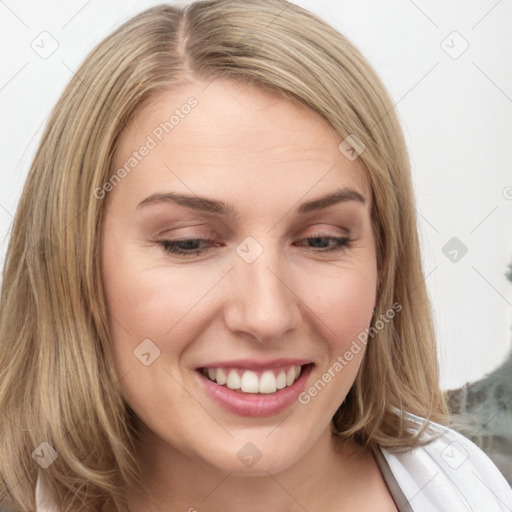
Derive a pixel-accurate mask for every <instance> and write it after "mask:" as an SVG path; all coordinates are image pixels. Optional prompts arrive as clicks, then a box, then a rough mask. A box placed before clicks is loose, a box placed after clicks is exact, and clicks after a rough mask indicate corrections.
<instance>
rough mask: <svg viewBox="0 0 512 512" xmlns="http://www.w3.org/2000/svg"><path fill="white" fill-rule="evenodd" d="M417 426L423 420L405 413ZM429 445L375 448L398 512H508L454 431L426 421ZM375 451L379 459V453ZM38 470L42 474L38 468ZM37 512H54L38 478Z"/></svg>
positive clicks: (492, 469)
mask: <svg viewBox="0 0 512 512" xmlns="http://www.w3.org/2000/svg"><path fill="white" fill-rule="evenodd" d="M406 415H407V416H409V417H410V418H411V419H413V420H415V421H416V422H417V424H418V425H419V424H420V423H423V422H425V420H424V419H423V418H419V417H417V416H414V415H411V414H409V413H406ZM428 424H429V428H428V432H426V433H424V434H423V436H425V435H427V436H429V437H434V440H433V441H432V442H430V443H429V444H428V445H425V446H420V447H417V448H413V449H410V450H408V451H405V452H403V453H390V452H388V451H387V450H385V449H383V448H380V452H378V454H377V462H378V463H379V467H380V469H381V471H382V473H383V475H384V478H385V480H386V483H387V485H388V487H389V490H390V492H391V494H392V496H393V499H394V500H395V503H396V504H397V507H398V508H399V510H400V511H401V512H411V511H412V512H442V511H446V512H468V511H478V512H510V511H512V489H511V488H510V486H509V485H508V483H507V481H506V480H505V478H504V477H503V475H502V474H501V473H500V471H499V470H498V468H497V467H496V466H495V465H494V463H493V462H492V461H491V459H490V458H489V457H488V456H487V455H486V454H485V453H484V452H483V451H482V450H480V448H478V446H476V445H475V444H474V443H472V442H471V441H469V440H468V439H466V438H465V437H463V436H462V435H461V434H459V433H458V432H455V431H454V430H451V429H449V428H446V427H443V426H441V425H438V424H437V423H433V422H428ZM379 453H380V455H379ZM39 471H41V470H39ZM36 512H58V510H57V508H56V507H55V506H54V505H53V504H52V502H51V499H50V496H49V495H48V494H47V492H45V489H44V488H43V485H42V480H41V479H40V476H39V474H38V478H37V486H36Z"/></svg>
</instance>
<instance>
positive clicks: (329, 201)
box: [136, 187, 366, 217]
mask: <svg viewBox="0 0 512 512" xmlns="http://www.w3.org/2000/svg"><path fill="white" fill-rule="evenodd" d="M348 201H355V202H358V203H361V204H363V205H364V204H366V200H365V198H364V197H363V196H362V195H361V194H360V193H359V192H358V191H357V190H355V189H353V188H349V187H345V188H341V189H338V190H335V191H334V192H330V193H329V194H326V195H324V196H321V197H318V198H316V199H313V200H311V201H306V202H304V203H301V204H300V205H299V206H298V207H297V208H296V210H295V212H296V213H298V214H305V213H309V212H312V211H317V210H322V209H324V208H328V207H329V206H332V205H335V204H338V203H346V202H348ZM166 202H172V203H175V204H177V205H179V206H184V207H186V208H192V209H194V210H200V211H204V212H208V213H215V214H217V215H222V216H226V217H237V216H239V215H240V212H239V211H238V210H237V209H236V208H235V207H234V206H233V205H230V204H227V203H225V202H224V201H220V200H216V199H209V198H207V197H199V196H190V195H186V194H177V193H174V192H166V193H155V194H152V195H150V196H149V197H146V199H144V200H143V201H141V202H140V203H139V204H138V205H137V208H136V209H139V208H144V207H147V206H150V205H153V204H161V203H166Z"/></svg>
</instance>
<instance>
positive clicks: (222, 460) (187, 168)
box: [95, 80, 377, 473]
mask: <svg viewBox="0 0 512 512" xmlns="http://www.w3.org/2000/svg"><path fill="white" fill-rule="evenodd" d="M191 98H192V99H191ZM342 140H343V139H342V138H341V137H340V136H338V135H337V134H336V133H335V132H334V131H333V130H332V129H331V128H330V126H329V125H328V124H327V123H326V122H325V121H324V120H323V119H322V118H321V117H320V116H319V115H318V114H316V113H314V112H313V111H312V110H310V109H308V108H306V107H304V106H302V105H299V104H296V103H292V102H290V101H287V100H285V99H283V98H281V97H278V96H274V95H271V94H270V93H268V92H264V91H263V90H261V89H258V88H254V87H253V86H245V85H244V86H243V85H237V84H235V83H233V82H229V81H226V80H215V81H214V82H213V83H210V84H209V85H207V84H206V83H194V84H192V85H190V86H187V87H186V89H180V90H179V91H174V92H169V93H165V94H164V93H162V94H161V95H160V96H159V97H158V98H155V100H154V101H153V102H152V103H151V105H149V106H147V107H145V108H143V109H142V110H141V111H140V112H139V113H138V114H137V115H136V116H135V118H134V119H133V120H132V121H131V122H130V124H129V125H128V126H127V128H126V129H125V131H124V132H123V134H122V137H121V140H120V144H119V146H118V149H117V152H116V155H115V162H114V167H113V170H112V176H113V177H112V178H111V179H110V181H109V183H106V184H105V185H104V186H103V187H102V189H101V191H100V190H98V189H97V190H96V191H95V195H96V196H97V197H99V199H98V200H103V201H106V202H107V204H106V211H105V217H104V224H103V231H102V273H103V279H104V285H105V291H106V297H107V303H108V313H109V322H110V328H111V344H112V350H113V354H114V358H115V364H116V371H117V374H118V376H119V379H120V385H121V387H122V392H123V395H124V397H125V399H126V401H127V403H128V404H129V405H130V406H131V408H132V409H133V410H134V411H135V413H136V414H137V417H138V419H139V420H140V421H141V422H142V423H141V425H142V426H143V427H144V429H145V431H146V432H147V438H146V443H147V446H153V447H155V446H160V447H165V449H169V450H171V451H172V450H174V451H175V452H176V453H177V452H179V453H181V454H182V455H185V456H187V457H192V458H193V459H195V460H196V461H197V460H199V461H203V462H206V463H208V464H210V465H212V466H214V467H217V468H220V469H222V470H223V471H230V472H245V473H262V472H266V471H272V472H275V471H280V470H283V469H285V468H286V467H288V466H289V465H291V464H293V463H294V462H295V461H298V460H299V459H300V458H301V457H302V456H304V455H305V454H306V453H307V452H308V450H310V449H311V448H312V447H313V445H314V444H315V442H317V441H318V440H319V439H320V438H321V436H322V435H326V432H330V424H331V418H332V416H333V415H334V413H335V411H336V410H337V408H338V407H339V406H340V404H341V403H342V401H343V400H344V398H345V396H346V394H347V392H348V391H349V389H350V387H351V385H352V383H353V381H354V379H355V377H356V374H357V371H358V368H359V366H360V363H361V360H362V357H363V354H364V346H362V347H361V344H360V350H359V351H356V350H353V349H351V348H350V347H351V346H352V347H354V345H353V344H352V342H353V341H354V340H356V339H357V336H358V334H360V333H361V332H362V331H364V329H365V328H366V327H367V326H368V325H369V323H370V320H371V316H372V309H373V307H374V305H375V293H376V284H377V266H376V255H375V244H374V237H373V233H372V228H371V221H370V211H371V193H370V189H369V186H368V182H367V178H366V176H365V173H364V170H363V166H362V162H361V161H360V159H359V158H358V159H356V160H352V159H348V158H347V157H346V156H345V154H344V153H342V152H341V151H340V150H339V149H338V146H339V144H340V143H341V142H342ZM144 148H145V149H144ZM121 169H124V172H123V171H122V170H121ZM349 189H350V190H349ZM351 191H353V192H351ZM333 194H334V196H333V197H334V199H333V198H331V199H330V200H329V199H325V198H326V197H328V196H331V195H333ZM336 194H337V195H336ZM322 198H324V199H322ZM347 239H348V240H349V241H348V242H347ZM172 250H175V251H176V252H172ZM197 250H199V251H201V252H196V251H197ZM347 351H349V352H351V354H352V357H351V358H350V359H347V358H346V357H344V355H345V354H346V353H347ZM339 358H342V359H343V361H344V363H343V364H341V363H340V359H339ZM336 363H338V365H336ZM340 366H341V369H340ZM297 369H300V372H301V373H300V375H298V373H296V370H297ZM208 373H209V376H208ZM297 375H298V376H297ZM326 375H327V376H326ZM210 379H216V381H218V382H214V381H213V380H210ZM315 383H316V386H315ZM240 386H241V389H236V388H237V387H238V388H240ZM232 388H233V389H232ZM315 391H316V392H315ZM146 427H147V428H146Z"/></svg>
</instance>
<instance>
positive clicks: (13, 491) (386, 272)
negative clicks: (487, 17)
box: [0, 0, 446, 511]
mask: <svg viewBox="0 0 512 512" xmlns="http://www.w3.org/2000/svg"><path fill="white" fill-rule="evenodd" d="M190 77H194V78H196V79H201V80H212V79H214V78H216V77H228V78H230V79H233V80H240V81H245V82H248V83H251V84H255V85H257V86H259V87H262V88H265V89H266V90H268V91H273V92H276V93H279V94H284V95H285V97H287V98H289V99H293V100H297V101H300V102H302V103H304V104H305V105H307V106H309V107H310V108H311V109H313V110H314V111H315V112H317V113H318V114H319V115H321V116H323V118H325V119H326V120H327V121H328V123H329V124H330V125H331V126H332V127H333V128H334V129H335V130H336V131H337V132H338V133H339V134H340V135H341V136H342V137H343V138H345V137H347V136H348V135H351V136H352V137H355V138H357V139H359V141H362V142H363V144H364V146H365V149H364V151H363V152H362V153H361V155H360V156H359V158H361V160H362V162H363V163H364V166H365V168H366V172H367V173H368V177H369V179H370V183H371V188H372V192H373V211H372V222H373V228H374V233H375V237H376V242H377V260H378V275H379V288H378V296H377V305H376V309H375V318H380V315H383V314H386V311H388V310H389V308H390V307H391V305H392V304H395V303H398V304H399V305H400V306H401V311H400V312H399V313H398V314H396V316H395V318H394V319H393V322H386V323H384V325H383V327H382V328H380V329H379V330H378V333H377V334H375V336H374V337H373V338H372V339H371V340H370V341H369V343H368V347H367V352H366V354H365V357H364V360H363V362H362V365H361V368H360V371H359V374H358V376H357V378H356V381H355V383H354V385H353V387H352V389H351V390H350V392H349V394H348V395H347V398H346V400H345V401H344V403H343V405H342V406H340V408H339V409H338V411H337V413H336V414H335V416H334V418H333V426H334V430H335V432H336V434H337V435H339V436H340V437H341V438H346V437H353V438H355V439H356V440H357V441H358V442H360V443H362V444H365V445H367V446H373V447H375V446H377V445H380V446H382V447H385V448H388V449H390V450H394V449H399V448H407V447H411V446H415V445H417V444H418V442H419V440H418V436H417V435H415V434H414V433H412V431H410V430H409V429H408V420H407V419H406V418H405V417H404V416H402V415H397V414H396V410H399V411H407V412H410V413H413V414H416V415H418V416H421V417H423V418H427V419H430V420H433V421H437V422H444V421H445V416H446V405H445V402H444V398H443V394H442V392H441V390H440V387H439V382H438V365H437V358H436V348H435V339H434V332H433V326H432V318H431V309H430V305H429V299H428V295H427V292H426V288H425V283H424V276H423V272H422V265H421V258H420V249H419V242H418V234H417V225H416V216H415V209H414V203H415V200H414V196H413V190H412V186H411V177H410V164H409V158H408V154H407V150H406V146H405V142H404V138H403V135H402V131H401V128H400V125H399V122H398V119H397V117H396V114H395V111H394V109H393V103H392V101H391V99H390V97H389V95H388V93H387V92H386V90H385V88H384V86H383V85H382V83H381V81H380V79H379V77H378V76H377V75H376V73H375V72H374V71H373V70H372V68H371V67H370V65H369V64H368V62H367V61H366V60H365V58H364V57H363V56H362V55H361V53H360V52H359V51H358V50H357V49H356V48H355V47H354V46H353V45H352V44H351V43H350V42H349V41H348V40H347V39H346V38H345V37H344V36H343V35H341V34H340V33H338V32H337V31H336V30H335V29H333V28H332V27H331V26H329V25H328V24H327V23H325V22H323V21H322V20H320V19H319V18H317V17H316V16H314V15H313V14H311V13H309V12H307V11H306V10H304V9H302V8H300V7H298V6H296V5H294V4H291V3H288V2H286V1H285V0H256V1H251V2H247V1H243V0H218V1H216V0H213V1H204V2H196V3H193V4H189V5H187V6H185V7H183V8H176V7H172V6H168V5H161V6H157V7H153V8H150V9H148V10H146V11H144V12H142V13H140V14H139V15H137V16H135V17H134V18H132V19H130V20H129V21H128V22H126V23H124V24H123V25H122V26H121V27H119V28H118V29H117V30H116V31H115V32H114V33H113V34H111V35H110V36H108V37H107V38H106V39H105V40H104V41H102V42H101V43H100V44H99V45H98V46H97V47H96V48H95V49H94V50H93V51H92V52H91V53H90V55H89V56H88V57H87V59H86V60H85V61H84V63H83V64H82V66H81V67H80V68H79V69H78V71H77V72H76V74H75V76H74V78H73V79H72V80H71V82H70V83H69V85H68V86H67V88H66V89H65V91H64V93H63V94H62V96H61V98H60V99H59V101H58V103H57V105H56V106H55V108H54V109H53V111H52V113H51V116H50V118H49V121H48V124H47V126H46V129H45V131H44V134H43V135H42V139H41V142H40V145H39V148H38V151H37V153H36V156H35V158H34V161H33V163H32V166H31V168H30V171H29V174H28V178H27V180H26V183H25V186H24V189H23V193H22V196H21V199H20V201H19V206H18V210H17V213H16V217H15V221H14V224H13V226H12V232H11V237H10V242H9V246H8V251H7V256H6V262H5V267H4V272H3V283H2V294H1V305H0V412H1V423H0V425H1V431H0V504H2V505H3V506H5V507H7V509H8V510H9V507H12V508H14V509H16V510H17V509H20V510H31V509H33V507H34V487H35V483H36V478H37V470H38V469H39V466H38V464H36V462H35V460H34V459H35V458H34V457H33V456H32V454H33V452H34V450H37V449H41V447H43V448H45V447H47V445H41V443H48V445H50V446H51V447H52V448H53V449H54V450H55V451H56V453H57V454H58V457H57V458H56V460H55V461H54V462H53V463H52V464H51V465H50V466H49V467H48V468H47V469H45V470H44V476H45V480H46V482H47V485H48V486H49V489H50V490H51V492H52V493H53V495H54V497H55V501H56V503H57V505H58V506H59V507H61V509H62V510H64V511H70V510H72V509H73V510H77V509H78V506H79V505H86V508H89V507H90V508H91V510H105V511H107V510H109V511H110V510H115V511H121V510H126V508H127V507H126V503H125V501H124V488H125V487H124V486H126V485H127V482H129V481H131V479H136V478H137V472H138V466H137V461H136V460H135V458H134V453H135V450H134V446H135V441H136V438H137V432H136V430H135V429H134V427H133V425H134V421H133V420H134V414H133V411H131V410H130V408H129V407H128V405H127V404H126V403H125V402H124V400H123V397H122V395H121V391H120V386H119V379H120V378H122V376H117V375H116V374H115V371H114V364H113V358H112V355H111V352H110V348H109V332H108V328H107V326H108V320H107V312H106V306H105V300H104V292H103V287H102V278H101V274H100V266H99V249H100V244H101V240H100V225H101V221H102V217H103V208H104V201H102V200H100V199H97V198H96V196H95V194H94V193H93V191H95V190H97V189H98V187H101V186H102V184H104V183H105V182H106V181H107V180H108V179H109V177H110V176H111V175H112V161H113V154H114V151H115V149H116V145H117V143H118V140H119V137H120V135H121V133H122V131H123V129H124V127H125V126H126V125H127V123H128V121H129V120H130V119H131V118H132V117H133V115H134V114H135V112H136V111H138V109H140V108H142V106H143V105H145V104H146V102H147V101H148V100H150V99H151V98H153V97H154V96H155V95H156V94H158V93H159V92H162V91H164V90H169V89H172V88H173V87H175V86H178V85H183V84H186V83H187V79H189V78H190ZM381 323H382V322H381ZM38 447H39V448H38ZM80 510H81V508H80Z"/></svg>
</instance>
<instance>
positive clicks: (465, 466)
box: [0, 0, 512, 512]
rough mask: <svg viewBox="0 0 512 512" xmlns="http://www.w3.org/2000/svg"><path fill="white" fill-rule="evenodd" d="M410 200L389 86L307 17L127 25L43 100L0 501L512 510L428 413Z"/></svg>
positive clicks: (440, 411) (26, 212)
mask: <svg viewBox="0 0 512 512" xmlns="http://www.w3.org/2000/svg"><path fill="white" fill-rule="evenodd" d="M413 205H414V197H413V192H412V189H411V179H410V169H409V163H408V158H407V152H406V148H405V144H404V140H403V137H402V133H401V130H400V127H399V124H398V121H397V118H396V116H395V113H394V111H393V109H392V103H391V101H390V98H389V96H388V95H387V93H386V91H385V89H384V87H383V86H382V84H381V82H380V80H379V78H378V77H377V76H376V75H375V73H374V72H373V71H372V69H371V68H370V66H369V65H368V63H367V62H366V60H365V59H364V57H363V56H362V55H361V54H360V53H359V52H358V51H357V50H356V49H355V48H354V47H353V46H352V45H351V44H350V43H349V42H348V41H347V40H346V39H345V38H344V37H343V36H342V35H340V34H339V33H338V32H336V31H335V30H334V29H332V28H331V27H329V26H328V25H327V24H326V23H324V22H322V21H321V20H319V19H318V18H316V17H315V16H313V15H312V14H310V13H308V12H306V11H305V10H303V9H301V8H299V7H297V6H295V5H293V4H289V3H287V2H284V1H281V0H264V1H263V0H261V1H256V2H243V1H238V0H235V1H232V0H229V1H227V0H219V1H208V2H200V3H194V4H191V5H189V6H187V7H186V8H185V9H183V10H180V9H177V8H174V7H170V6H159V7H155V8H152V9H149V10H147V11H145V12H143V13H141V14H139V15H138V16H136V17H135V18H133V19H132V20H130V21H128V22H127V23H125V24H124V25H123V26H122V27H120V28H119V29H118V30H116V31H115V32H114V33H113V34H112V35H111V36H109V37H108V38H106V39H105V40H104V41H103V42H102V43H101V44H100V45H98V46H97V48H96V49H95V50H93V52H92V53H91V55H90V56H89V57H88V58H87V60H86V61H85V62H84V64H83V65H82V67H81V68H80V69H79V70H78V72H77V73H76V76H75V77H74V79H73V80H72V81H71V83H70V84H69V86H68V87H67V89H66V90H65V92H64V94H63V95H62V98H61V99H60V100H59V102H58V104H57V106H56V107H55V109H54V111H53V113H52V116H51V119H50V121H49V123H48V126H47V128H46V131H45V133H44V135H43V138H42V141H41V144H40V147H39V150H38V152H37V154H36V157H35V160H34V163H33V166H32V168H31V171H30V173H29V176H28V179H27V182H26V185H25V188H24V191H23V195H22V198H21V200H20V204H19V208H18V211H17V215H16V221H15V224H14V226H13V231H12V235H11V240H10V245H9V248H8V253H7V260H6V265H5V270H4V281H3V289H2V307H1V318H0V322H1V323H0V333H1V343H2V350H1V356H0V357H1V358H2V364H1V372H2V373H1V381H0V382H1V388H0V389H1V395H0V403H1V410H2V412H3V416H2V434H3V435H2V436H1V452H0V455H1V456H0V468H1V470H0V474H1V475H2V487H1V489H2V491H1V498H0V503H2V504H5V507H6V508H7V509H9V510H10V508H9V507H11V508H12V509H14V510H33V509H34V508H35V509H36V510H37V511H38V512H41V511H50V510H59V509H60V510H65V511H70V510H94V511H97V510H105V511H107V510H108V511H110V510H116V511H126V510H129V511H136V512H139V511H140V512H141V511H154V510H188V511H193V510H197V511H201V510H209V511H217V510H248V509H252V510H262V511H263V510H265V511H282V510H287V511H292V510H310V511H312V510H320V509H322V510H326V511H331V510H332V511H334V510H336V511H340V510H356V509H359V510H376V509H378V510H386V511H387V510H389V511H396V510H415V511H416V510H420V511H423V510H425V511H426V510H450V511H456V510H467V506H468V505H469V506H470V507H473V509H475V510H486V511H493V510H507V507H508V508H510V506H511V504H512V493H511V491H510V489H509V488H508V486H507V484H506V482H505V480H504V478H503V477H502V476H501V474H500V473H499V472H498V470H497V469H496V467H495V466H494V465H493V464H492V463H491V462H490V460H489V459H488V458H487V457H486V456H485V455H484V454H483V453H482V452H481V451H479V450H478V448H476V446H474V445H473V444H472V443H470V442H469V441H466V440H465V439H464V438H463V437H462V436H460V435H458V434H456V433H455V432H453V431H451V430H450V429H447V428H446V427H441V424H442V423H446V418H447V417H446V414H447V412H446V405H445V402H444V398H443V394H442V392H441V390H440V388H439V383H438V367H437V362H436V352H435V342H434V336H433V330H432V321H431V313H430V309H429V303H428V298H427V294H426V290H425V284H424V282H423V274H422V268H421V259H420V251H419V245H418V238H417V231H416V229H417V228H416V218H415V210H414V206H413ZM20 377H21V378H20ZM29 455H30V456H29ZM34 491H35V492H34Z"/></svg>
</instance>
